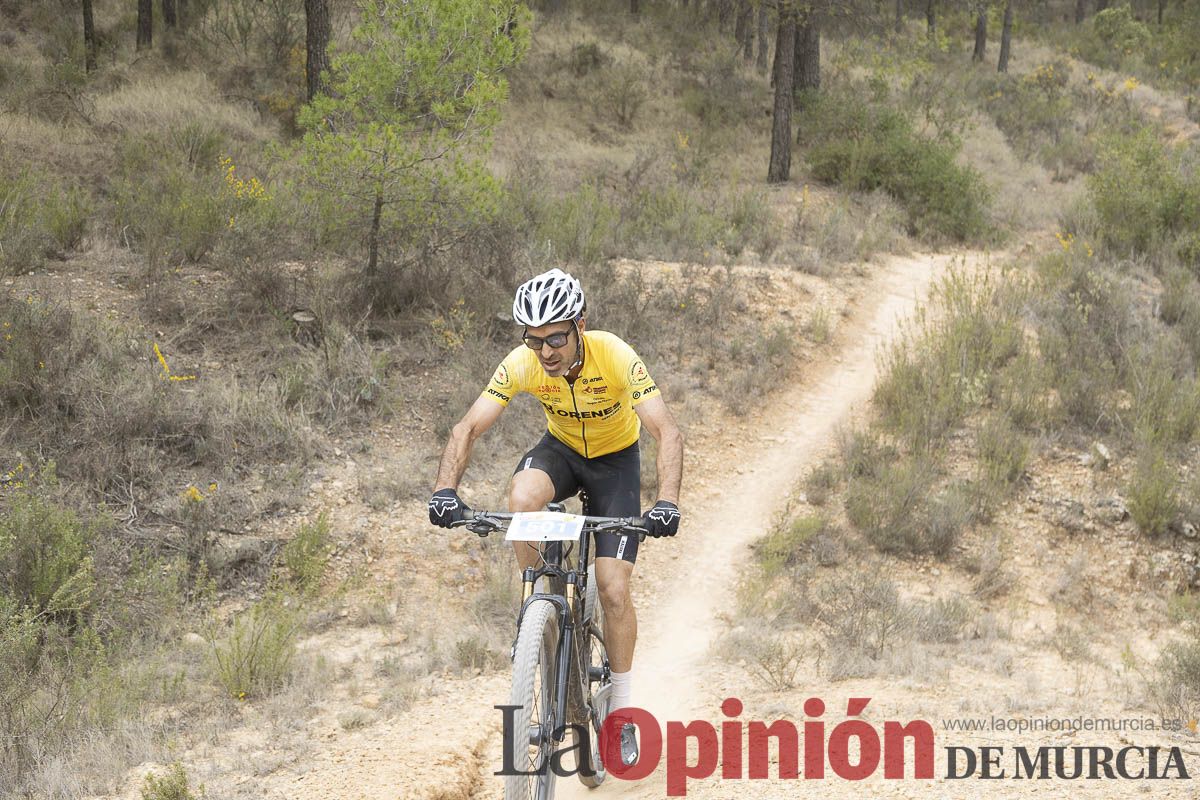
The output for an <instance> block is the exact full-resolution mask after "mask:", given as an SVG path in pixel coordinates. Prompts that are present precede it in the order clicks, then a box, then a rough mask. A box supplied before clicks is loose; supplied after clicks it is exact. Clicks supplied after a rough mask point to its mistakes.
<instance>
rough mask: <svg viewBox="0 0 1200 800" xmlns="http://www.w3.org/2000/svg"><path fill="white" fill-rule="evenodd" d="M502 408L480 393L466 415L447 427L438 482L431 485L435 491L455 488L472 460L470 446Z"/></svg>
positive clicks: (496, 417)
mask: <svg viewBox="0 0 1200 800" xmlns="http://www.w3.org/2000/svg"><path fill="white" fill-rule="evenodd" d="M503 411H504V406H502V405H500V404H499V403H497V402H496V401H494V400H489V399H487V398H486V397H480V398H479V399H478V400H476V401H475V403H474V405H472V406H471V407H470V408H469V409H467V413H466V415H464V416H463V418H462V419H461V420H459V422H458V424H457V425H455V426H454V428H453V429H452V430H451V431H450V440H449V441H448V442H446V449H445V450H444V451H443V452H442V461H441V464H440V465H439V466H438V475H437V483H435V484H434V486H433V490H434V491H435V492H436V491H439V490H441V489H458V482H459V481H460V480H462V476H463V473H464V472H466V471H467V464H468V463H470V461H471V448H473V447H474V446H475V440H476V439H478V438H479V437H480V436H482V435H483V433H484V431H486V430H487V429H488V428H490V427H492V425H493V424H494V423H495V422H496V420H498V419H500V414H501V412H503Z"/></svg>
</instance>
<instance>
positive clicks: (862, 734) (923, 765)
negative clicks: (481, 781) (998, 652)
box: [496, 697, 1195, 797]
mask: <svg viewBox="0 0 1200 800" xmlns="http://www.w3.org/2000/svg"><path fill="white" fill-rule="evenodd" d="M870 702H871V698H869V697H851V698H848V699H847V700H846V706H845V708H846V716H847V719H844V720H842V721H841V722H838V723H837V724H827V723H826V722H825V721H824V720H823V719H822V717H824V715H825V712H826V706H825V701H824V700H822V699H820V698H818V697H810V698H809V699H808V700H806V701H805V703H804V715H805V717H806V719H804V720H802V721H801V722H800V724H797V723H795V722H792V721H791V720H786V719H780V720H775V721H773V722H770V723H767V722H762V721H758V720H750V721H743V720H741V719H739V717H740V716H741V714H742V711H743V708H744V707H743V704H742V702H741V700H739V699H737V698H735V697H730V698H728V699H726V700H725V701H724V702H723V703H722V704H721V714H722V715H723V716H724V719H723V720H721V721H720V722H719V723H717V724H714V723H712V722H708V721H706V720H692V721H691V722H678V721H668V722H667V723H666V724H665V725H662V724H660V723H659V721H658V719H657V718H656V717H655V716H654V715H653V714H651V713H650V712H649V711H647V710H645V709H642V708H625V709H618V710H617V711H616V712H614V713H612V714H610V715H609V717H608V719H607V720H606V721H605V723H604V724H603V725H602V726H601V729H600V743H599V744H600V748H599V752H600V754H601V758H602V760H603V761H604V766H605V768H606V769H607V771H608V773H609V774H610V775H612V776H613V777H615V778H619V779H622V780H628V781H636V780H642V779H644V778H647V777H649V776H650V775H651V774H653V773H654V772H655V771H656V770H658V769H659V767H660V766H661V767H663V768H664V773H665V777H666V784H667V786H666V788H667V795H668V796H670V797H682V796H684V795H686V794H687V791H688V785H689V782H690V781H695V780H704V779H706V778H711V777H713V776H714V775H715V774H717V772H718V770H719V771H720V778H721V779H722V780H765V779H768V778H778V779H784V780H787V779H803V780H827V779H828V780H837V779H840V780H847V781H861V780H864V779H866V778H869V777H872V776H874V775H877V774H879V773H880V772H882V775H883V777H884V778H885V779H888V780H905V779H915V780H931V779H935V778H936V777H938V776H937V775H936V774H935V773H936V764H935V753H936V750H937V746H938V743H937V741H936V736H935V732H934V727H933V725H932V724H930V723H929V722H927V721H925V720H909V721H907V722H901V721H894V720H888V721H884V722H880V723H871V722H868V721H867V720H865V719H862V715H863V712H864V711H865V710H866V708H867V705H868V704H869V703H870ZM496 708H497V709H499V710H500V711H501V713H502V714H503V715H504V720H503V726H504V741H505V746H504V763H503V767H502V769H501V770H500V771H499V772H497V773H496V774H497V775H528V774H534V773H540V772H542V771H544V770H552V771H553V772H554V773H555V774H556V775H558V776H559V777H564V776H570V775H574V774H576V773H578V772H579V771H580V770H587V769H588V764H587V757H586V754H587V753H590V752H591V748H590V743H591V735H592V730H591V728H590V726H582V725H564V726H563V727H562V728H560V729H559V730H558V731H556V732H555V734H556V738H558V739H559V740H560V741H563V742H564V743H565V742H567V741H568V736H569V737H570V738H569V741H571V742H572V743H573V745H572V746H571V747H568V748H565V749H560V750H558V751H556V752H555V753H554V754H553V755H552V756H551V757H550V759H549V760H548V762H547V763H545V764H541V765H538V767H537V768H536V769H535V770H533V771H532V772H530V771H522V770H519V769H518V768H517V767H516V766H515V762H516V759H515V754H514V753H513V752H512V749H513V745H512V742H513V741H515V738H514V736H513V731H512V725H513V721H514V719H515V710H516V709H518V708H519V706H496ZM997 719H999V718H997ZM629 722H631V723H633V724H634V725H635V726H636V727H637V730H638V735H639V739H640V742H641V744H640V748H639V756H638V759H637V760H636V761H635V762H634V763H633V764H625V763H623V762H622V761H621V760H620V758H619V757H609V754H610V753H613V754H617V753H619V752H620V744H619V743H620V736H621V727H622V726H623V725H624V724H626V723H629ZM962 722H963V721H961V720H959V721H955V720H943V721H942V726H941V727H942V730H943V732H947V731H948V732H954V731H976V730H978V728H977V727H976V726H969V725H964V724H962ZM1074 722H1075V723H1077V724H1078V727H1077V728H1075V729H1077V730H1110V731H1111V730H1115V729H1119V730H1126V729H1132V727H1130V726H1124V727H1120V728H1118V727H1116V726H1115V723H1113V721H1109V722H1108V723H1102V722H1101V721H1099V720H1093V721H1092V723H1091V724H1089V723H1088V722H1087V721H1085V720H1083V719H1082V718H1076V719H1075V720H1074ZM1124 722H1138V721H1128V720H1126V721H1124ZM1140 722H1141V724H1144V723H1145V722H1146V721H1140ZM1168 722H1174V721H1167V720H1164V721H1162V723H1161V724H1158V725H1157V727H1156V728H1155V729H1156V730H1171V729H1172V726H1171V725H1168V724H1167V723H1168ZM1189 722H1191V721H1189ZM954 723H958V724H954ZM1178 723H1179V726H1178V727H1177V728H1174V729H1175V730H1179V729H1181V728H1185V727H1187V725H1185V723H1184V722H1183V721H1178ZM992 724H993V728H992V730H1001V731H1013V730H1019V731H1035V730H1050V729H1051V728H1050V727H1049V726H1042V727H1039V726H1038V725H1037V723H1036V722H1030V724H1029V726H1028V727H1021V726H1015V727H1010V726H1009V725H1008V723H1007V722H1005V723H1004V724H1003V725H998V724H997V723H996V722H993V723H992ZM1138 729H1139V730H1141V729H1145V728H1138ZM1192 729H1193V730H1194V729H1195V726H1194V724H1193V725H1192ZM942 749H943V752H944V755H945V758H944V761H945V772H944V774H943V775H941V776H940V777H941V779H943V780H947V781H954V780H962V779H964V778H978V779H1001V778H1008V779H1026V780H1051V779H1058V780H1076V779H1085V780H1101V779H1109V780H1170V779H1175V780H1189V779H1190V778H1191V775H1190V774H1189V773H1188V770H1187V767H1186V764H1185V763H1184V759H1183V753H1182V750H1181V749H1180V748H1179V747H1152V746H1147V747H1142V746H1134V745H1129V746H1126V747H1121V748H1117V749H1114V748H1112V747H1107V746H1102V745H1072V746H1040V745H1034V746H1023V745H1016V746H1010V747H1007V748H1006V747H992V746H977V747H964V746H960V745H954V744H948V745H945V746H943V748H942ZM772 754H774V756H775V758H774V761H775V762H776V763H777V764H778V766H777V768H775V769H774V770H772V761H773V759H772ZM568 755H570V756H571V757H569V758H568ZM573 764H579V765H581V766H579V767H572V766H568V765H573ZM589 774H590V773H589Z"/></svg>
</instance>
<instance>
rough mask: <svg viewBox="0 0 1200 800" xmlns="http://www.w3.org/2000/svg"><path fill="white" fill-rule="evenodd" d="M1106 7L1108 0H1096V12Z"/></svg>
mask: <svg viewBox="0 0 1200 800" xmlns="http://www.w3.org/2000/svg"><path fill="white" fill-rule="evenodd" d="M1106 8H1108V0H1096V13H1097V14H1099V13H1100V12H1101V11H1103V10H1105V9H1106Z"/></svg>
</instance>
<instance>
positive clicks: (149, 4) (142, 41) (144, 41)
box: [137, 0, 154, 50]
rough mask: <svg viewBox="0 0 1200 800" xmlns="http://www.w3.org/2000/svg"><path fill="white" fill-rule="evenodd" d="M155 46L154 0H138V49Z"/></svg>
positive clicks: (147, 48)
mask: <svg viewBox="0 0 1200 800" xmlns="http://www.w3.org/2000/svg"><path fill="white" fill-rule="evenodd" d="M153 46H154V0H138V12H137V49H138V50H149V49H150V48H151V47H153Z"/></svg>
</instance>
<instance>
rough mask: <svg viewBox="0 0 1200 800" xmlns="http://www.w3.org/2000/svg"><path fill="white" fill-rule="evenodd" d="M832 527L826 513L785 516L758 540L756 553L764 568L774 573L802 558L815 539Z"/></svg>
mask: <svg viewBox="0 0 1200 800" xmlns="http://www.w3.org/2000/svg"><path fill="white" fill-rule="evenodd" d="M829 528H830V525H829V521H828V520H826V519H824V518H822V517H797V518H796V519H792V520H788V519H782V520H780V521H779V522H778V523H776V525H775V526H774V527H773V528H772V529H771V531H770V532H769V533H768V534H767V535H766V536H764V537H763V538H762V539H760V540H759V541H757V542H756V543H755V544H754V552H755V556H756V557H757V558H758V561H759V563H760V564H761V565H762V568H763V571H764V572H765V573H766V574H768V575H773V574H775V573H778V572H780V571H782V570H784V569H786V568H788V567H792V566H795V565H796V564H798V563H800V562H802V561H803V560H804V558H805V556H806V555H807V554H806V552H805V550H806V548H807V547H808V546H809V545H810V544H811V543H812V541H813V539H814V538H815V537H817V536H818V535H820V534H822V533H827V532H828V531H829Z"/></svg>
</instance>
